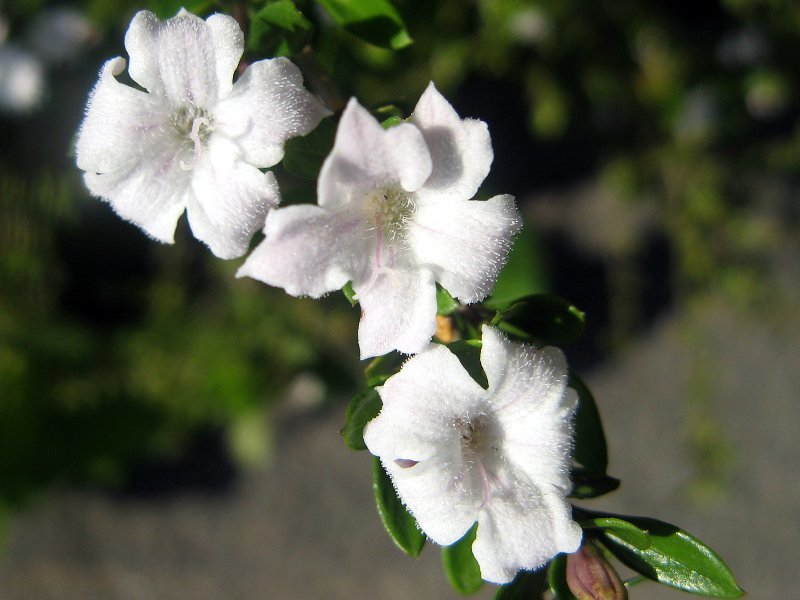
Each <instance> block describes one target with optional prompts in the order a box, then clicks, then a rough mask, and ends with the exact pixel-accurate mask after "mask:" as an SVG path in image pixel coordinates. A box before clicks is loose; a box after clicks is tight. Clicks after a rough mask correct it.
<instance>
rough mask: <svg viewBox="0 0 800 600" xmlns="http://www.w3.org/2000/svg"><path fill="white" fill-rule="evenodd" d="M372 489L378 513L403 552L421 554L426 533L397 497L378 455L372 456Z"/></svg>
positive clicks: (410, 554)
mask: <svg viewBox="0 0 800 600" xmlns="http://www.w3.org/2000/svg"><path fill="white" fill-rule="evenodd" d="M372 489H373V491H374V492H375V504H376V505H377V507H378V514H379V515H380V517H381V521H382V522H383V526H384V527H385V528H386V531H387V532H388V533H389V536H390V537H391V538H392V540H393V541H394V543H395V544H397V547H398V548H400V549H401V550H402V551H403V552H405V553H406V554H408V555H409V556H419V554H420V552H422V548H423V546H424V545H425V534H424V533H422V531H421V530H420V528H419V525H417V520H416V519H415V518H414V517H412V516H411V514H410V513H409V512H408V511H407V510H406V507H405V506H403V503H402V502H401V501H400V498H398V497H397V492H396V491H395V489H394V485H392V480H391V479H390V478H389V475H388V474H387V473H386V470H385V469H384V468H383V465H382V464H381V461H380V459H378V458H376V457H373V458H372Z"/></svg>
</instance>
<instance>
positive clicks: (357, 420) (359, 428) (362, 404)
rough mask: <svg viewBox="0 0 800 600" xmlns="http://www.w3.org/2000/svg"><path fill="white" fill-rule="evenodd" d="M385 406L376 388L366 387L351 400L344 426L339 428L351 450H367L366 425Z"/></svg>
mask: <svg viewBox="0 0 800 600" xmlns="http://www.w3.org/2000/svg"><path fill="white" fill-rule="evenodd" d="M382 407H383V402H381V397H380V395H379V394H378V392H377V391H376V390H375V388H371V387H368V388H364V389H363V390H361V392H359V393H358V394H356V396H355V397H354V398H353V399H352V400H350V404H348V405H347V412H346V413H345V421H344V427H342V428H341V429H340V430H339V433H341V434H342V437H343V438H344V444H345V446H347V447H348V448H350V449H351V450H366V449H367V445H366V444H365V443H364V427H365V426H366V424H367V423H369V422H370V421H371V420H372V419H374V418H375V417H377V416H378V413H380V412H381V408H382Z"/></svg>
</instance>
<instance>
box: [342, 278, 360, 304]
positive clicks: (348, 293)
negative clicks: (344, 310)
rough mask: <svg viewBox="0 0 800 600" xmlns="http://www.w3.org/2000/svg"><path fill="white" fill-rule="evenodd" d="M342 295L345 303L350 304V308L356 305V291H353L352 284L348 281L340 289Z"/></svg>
mask: <svg viewBox="0 0 800 600" xmlns="http://www.w3.org/2000/svg"><path fill="white" fill-rule="evenodd" d="M342 293H343V294H344V297H345V298H347V301H348V302H349V303H350V306H355V305H356V304H358V299H357V298H356V291H355V290H354V289H353V282H352V281H348V282H347V283H345V284H344V287H343V288H342Z"/></svg>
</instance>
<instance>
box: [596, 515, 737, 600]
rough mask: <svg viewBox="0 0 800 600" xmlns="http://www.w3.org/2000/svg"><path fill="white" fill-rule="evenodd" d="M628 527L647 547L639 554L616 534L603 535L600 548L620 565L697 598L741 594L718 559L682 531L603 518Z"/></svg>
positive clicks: (650, 522)
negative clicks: (641, 533) (644, 537)
mask: <svg viewBox="0 0 800 600" xmlns="http://www.w3.org/2000/svg"><path fill="white" fill-rule="evenodd" d="M606 516H608V517H615V518H618V519H622V520H624V521H627V522H628V523H631V524H633V525H635V526H636V527H638V528H639V529H641V530H642V531H644V532H646V533H647V534H648V535H649V537H650V542H651V543H650V546H649V547H647V548H646V549H644V550H642V549H640V548H637V547H636V546H635V545H634V544H632V543H630V542H628V541H626V540H625V539H623V538H622V537H620V536H619V535H617V532H612V531H603V534H602V537H601V538H600V539H601V541H602V542H603V544H604V545H605V546H606V547H607V548H608V549H609V550H610V551H611V552H612V553H613V554H614V556H616V557H617V558H618V559H619V560H620V561H621V562H622V563H624V564H625V565H627V566H628V567H630V568H631V569H633V570H634V571H636V572H638V573H641V574H642V575H644V576H645V577H647V578H649V579H652V580H654V581H658V582H659V583H663V584H665V585H668V586H671V587H674V588H677V589H679V590H684V591H686V592H690V593H692V594H698V595H701V596H713V597H715V598H738V597H740V596H741V595H742V594H744V592H743V591H742V589H741V588H739V586H738V585H736V581H735V580H734V578H733V574H732V573H731V571H730V569H728V567H727V565H725V563H724V562H723V561H722V559H721V558H720V557H719V556H718V555H717V554H716V553H715V552H714V551H713V550H712V549H711V548H709V547H708V546H706V545H705V544H703V542H701V541H700V540H698V539H697V538H695V537H694V536H692V535H690V534H689V533H687V532H685V531H683V530H682V529H680V528H678V527H676V526H674V525H670V524H669V523H664V522H663V521H658V520H656V519H649V518H645V517H626V516H622V515H611V514H608V515H606Z"/></svg>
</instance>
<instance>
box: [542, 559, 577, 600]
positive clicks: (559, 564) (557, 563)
mask: <svg viewBox="0 0 800 600" xmlns="http://www.w3.org/2000/svg"><path fill="white" fill-rule="evenodd" d="M547 583H548V585H549V586H550V591H551V592H553V600H577V599H576V598H575V596H574V595H573V594H572V592H571V591H570V590H569V586H568V585H567V555H566V554H556V556H555V558H553V560H552V561H551V562H550V567H549V568H548V569H547Z"/></svg>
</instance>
